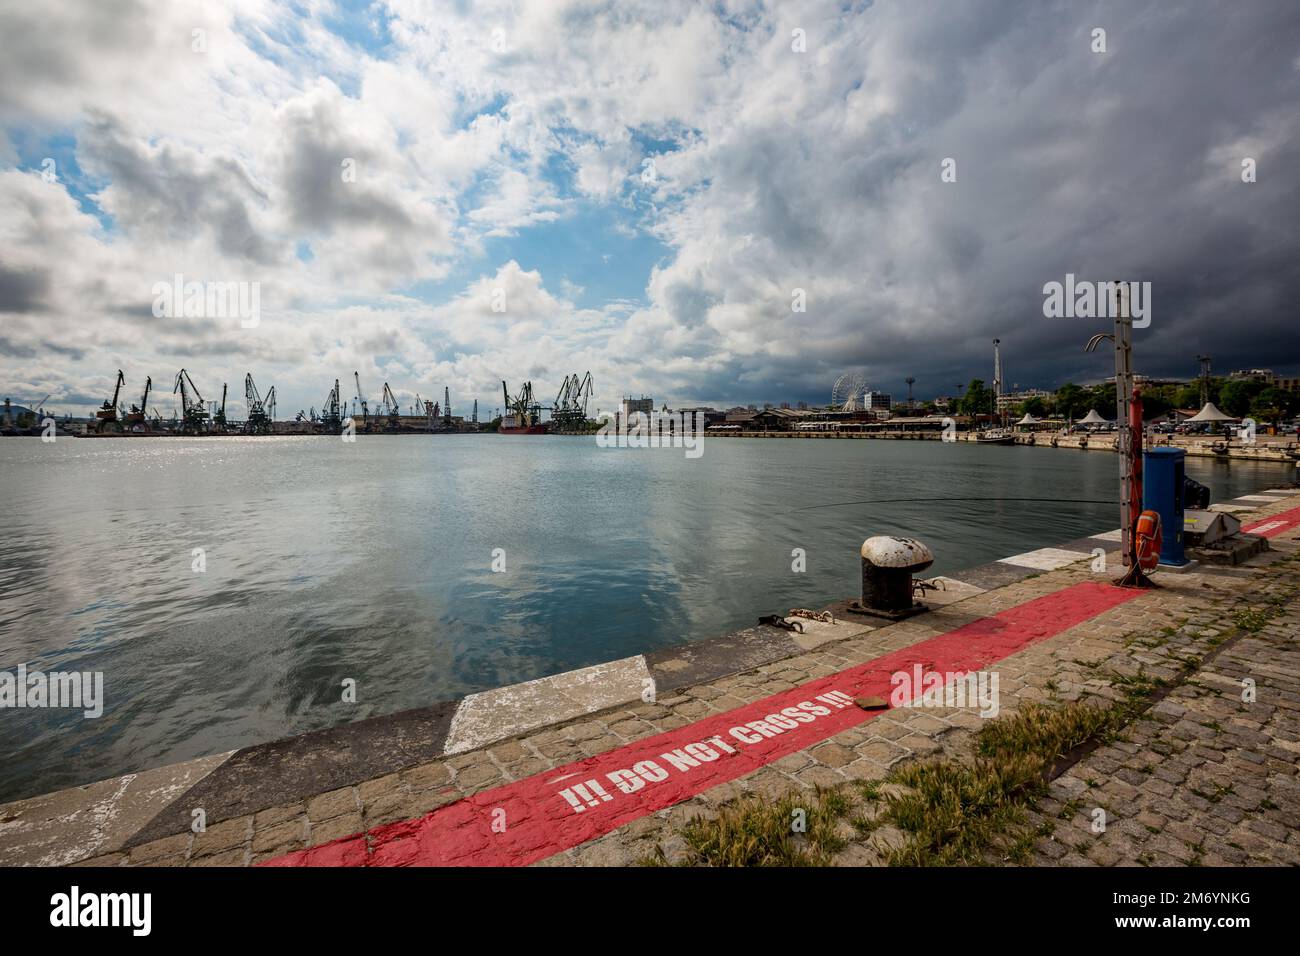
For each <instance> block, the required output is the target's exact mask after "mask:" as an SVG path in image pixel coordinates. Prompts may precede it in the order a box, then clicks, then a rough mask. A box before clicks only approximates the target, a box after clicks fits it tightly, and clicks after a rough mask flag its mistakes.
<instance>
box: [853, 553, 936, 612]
mask: <svg viewBox="0 0 1300 956" xmlns="http://www.w3.org/2000/svg"><path fill="white" fill-rule="evenodd" d="M861 555H862V601H861V602H860V603H859V602H856V601H855V602H854V603H853V604H850V605H849V610H850V611H853V612H855V613H858V614H870V615H874V616H876V617H886V618H891V619H898V618H903V617H908V616H910V615H912V614H918V613H920V612H921V611H924V610H926V608H925V606H924V605H920V604H916V603H915V602H914V601H913V600H912V575H913V574H916V573H917V572H920V571H924V570H925V569H926V568H928V567H929V566H930V565H932V564H934V555H933V554H932V553H931V551H930V549H929V548H927V547H926V546H925V545H924V544H922V543H921V542H920V541H917V540H916V539H915V538H896V537H894V536H892V535H877V536H876V537H873V538H868V539H867V540H866V541H864V542H862V550H861Z"/></svg>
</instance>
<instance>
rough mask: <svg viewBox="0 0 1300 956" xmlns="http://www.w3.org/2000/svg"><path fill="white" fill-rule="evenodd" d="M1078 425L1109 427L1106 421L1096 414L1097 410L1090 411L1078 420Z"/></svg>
mask: <svg viewBox="0 0 1300 956" xmlns="http://www.w3.org/2000/svg"><path fill="white" fill-rule="evenodd" d="M1079 424H1080V425H1109V424H1110V422H1108V421H1107V420H1106V419H1104V418H1102V417H1101V416H1100V415H1098V414H1097V409H1095V408H1094V409H1093V410H1092V411H1090V412H1089V413H1088V414H1087V415H1086V416H1085V417H1083V418H1081V419H1079Z"/></svg>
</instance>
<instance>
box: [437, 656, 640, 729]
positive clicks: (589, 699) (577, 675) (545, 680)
mask: <svg viewBox="0 0 1300 956" xmlns="http://www.w3.org/2000/svg"><path fill="white" fill-rule="evenodd" d="M653 688H654V678H653V677H651V676H650V668H649V667H647V666H646V661H645V657H644V656H643V655H641V654H638V655H637V656H636V657H625V658H623V659H622V660H617V661H610V662H608V663H606V664H595V665H593V666H591V667H583V668H580V669H579V670H576V671H567V672H565V673H563V674H555V675H553V676H551V677H541V678H538V679H537V680H530V681H526V682H525V683H522V684H512V685H511V686H509V687H498V688H497V689H496V690H489V691H484V692H483V693H481V694H471V695H470V696H468V697H466V698H465V699H464V700H462V701H461V702H460V705H459V706H458V707H457V708H456V713H455V714H453V715H452V718H451V727H450V729H449V730H448V731H447V742H446V743H445V744H444V745H443V750H444V752H445V753H448V754H458V753H464V752H465V751H467V750H476V749H478V748H479V747H483V746H486V745H487V744H490V743H493V742H495V741H498V740H506V739H507V738H510V737H517V736H519V735H520V734H523V733H527V732H528V731H530V730H536V729H537V728H539V727H545V726H548V725H550V724H558V723H561V722H562V721H566V720H571V719H573V718H574V717H581V716H583V715H584V714H594V713H595V712H596V711H598V710H604V709H605V708H606V707H614V706H616V705H618V704H627V703H631V702H632V701H640V700H642V699H643V695H644V694H645V693H646V691H647V690H648V689H651V690H652V689H653ZM651 699H653V698H651Z"/></svg>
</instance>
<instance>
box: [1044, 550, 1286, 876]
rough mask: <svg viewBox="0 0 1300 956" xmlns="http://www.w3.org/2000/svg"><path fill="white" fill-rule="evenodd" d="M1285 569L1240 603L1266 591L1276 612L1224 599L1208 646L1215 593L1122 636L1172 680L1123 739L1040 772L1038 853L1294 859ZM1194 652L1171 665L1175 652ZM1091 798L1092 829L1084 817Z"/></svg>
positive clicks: (1073, 857) (1075, 858) (1131, 860)
mask: <svg viewBox="0 0 1300 956" xmlns="http://www.w3.org/2000/svg"><path fill="white" fill-rule="evenodd" d="M1296 570H1297V565H1296V562H1294V561H1291V562H1287V563H1286V564H1284V565H1279V566H1277V567H1276V572H1277V573H1274V574H1270V575H1268V576H1267V578H1265V579H1264V580H1256V581H1254V582H1252V588H1251V591H1252V593H1251V595H1250V597H1251V599H1252V602H1253V603H1254V604H1255V605H1257V606H1258V605H1260V604H1261V603H1262V604H1263V606H1264V608H1265V609H1268V603H1269V602H1270V601H1277V602H1278V603H1277V605H1276V607H1277V608H1278V613H1277V614H1276V616H1273V617H1271V618H1270V619H1268V620H1265V619H1264V617H1263V614H1264V613H1267V610H1265V611H1263V612H1262V613H1261V612H1259V611H1249V610H1246V609H1244V608H1240V607H1239V608H1237V609H1236V610H1235V611H1234V612H1233V614H1232V615H1231V616H1229V617H1228V618H1227V622H1229V623H1232V624H1235V625H1237V627H1238V631H1237V633H1236V634H1235V635H1234V636H1232V637H1228V638H1227V640H1226V641H1224V643H1223V644H1222V645H1220V646H1217V647H1216V644H1215V642H1216V641H1220V640H1223V639H1224V637H1225V633H1226V630H1225V611H1227V610H1228V609H1227V608H1225V607H1224V606H1223V605H1222V604H1220V605H1219V606H1218V608H1217V609H1216V610H1214V611H1210V612H1207V613H1201V614H1197V615H1196V616H1195V618H1194V619H1193V620H1192V621H1190V622H1189V623H1188V624H1187V625H1185V626H1184V627H1182V628H1180V629H1179V630H1178V631H1177V632H1175V633H1174V634H1172V635H1163V634H1158V635H1151V636H1150V637H1148V638H1146V639H1140V640H1137V641H1135V643H1134V645H1133V648H1134V650H1133V653H1132V654H1131V655H1129V657H1130V659H1131V660H1133V661H1142V662H1144V663H1146V664H1147V673H1153V672H1159V673H1160V674H1161V676H1163V677H1165V679H1167V680H1179V681H1180V682H1179V683H1178V684H1177V686H1176V687H1174V688H1173V690H1172V691H1171V692H1170V693H1169V694H1168V696H1166V697H1165V698H1164V699H1163V700H1161V701H1160V702H1159V703H1157V704H1156V705H1155V706H1154V707H1152V708H1151V709H1150V711H1149V712H1148V713H1147V714H1146V715H1144V716H1143V717H1141V718H1140V719H1138V720H1136V721H1134V722H1133V723H1132V724H1131V725H1130V726H1129V727H1128V730H1127V733H1126V734H1124V737H1123V739H1121V740H1117V741H1115V742H1114V743H1113V744H1111V745H1109V746H1106V747H1102V748H1100V749H1098V750H1096V751H1094V752H1093V753H1091V754H1089V755H1088V756H1086V757H1085V758H1084V759H1083V760H1081V761H1079V763H1077V764H1076V765H1075V766H1073V767H1071V768H1070V769H1069V770H1067V771H1066V772H1065V773H1063V774H1061V776H1060V777H1058V778H1057V779H1056V780H1055V781H1053V783H1052V785H1051V796H1050V798H1049V799H1047V800H1044V801H1043V802H1042V803H1041V805H1040V806H1039V814H1040V816H1039V818H1038V821H1037V822H1039V824H1040V825H1042V826H1043V827H1044V829H1047V828H1051V830H1052V832H1051V834H1050V835H1044V836H1043V837H1042V838H1040V839H1039V840H1038V841H1037V843H1036V844H1035V861H1036V862H1037V863H1039V864H1049V863H1061V864H1069V865H1076V866H1088V865H1103V866H1113V865H1120V866H1131V865H1163V866H1179V865H1204V866H1229V865H1242V864H1290V865H1296V864H1300V780H1298V779H1297V773H1298V772H1300V646H1298V645H1297V635H1300V603H1297V585H1296ZM1253 628H1258V630H1254V629H1253ZM1207 654H1208V655H1209V656H1210V659H1209V660H1208V661H1206V662H1205V663H1203V664H1201V665H1200V666H1196V667H1195V668H1194V669H1192V668H1188V669H1185V670H1184V671H1183V673H1182V674H1178V672H1177V670H1176V665H1177V663H1178V662H1179V661H1192V660H1198V659H1200V658H1201V657H1203V656H1205V655H1207ZM1144 658H1145V659H1146V660H1145V661H1143V659H1144ZM1116 663H1120V662H1116ZM1252 684H1253V686H1251V685H1252ZM1096 808H1101V809H1102V810H1103V811H1104V812H1105V818H1104V821H1103V822H1104V829H1103V828H1102V827H1100V826H1099V827H1096V828H1095V829H1094V820H1095V819H1096V817H1095V810H1096ZM1097 831H1100V832H1097Z"/></svg>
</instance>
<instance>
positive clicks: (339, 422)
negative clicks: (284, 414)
mask: <svg viewBox="0 0 1300 956" xmlns="http://www.w3.org/2000/svg"><path fill="white" fill-rule="evenodd" d="M320 414H321V425H322V426H324V430H325V432H326V433H327V434H331V435H333V434H337V433H338V432H339V431H341V430H342V428H343V416H342V415H341V414H340V411H339V380H338V379H337V378H336V379H335V380H334V387H333V388H332V389H330V393H329V395H327V396H326V397H325V407H324V408H322V409H321V413H320ZM312 417H313V418H315V416H314V415H313V416H312Z"/></svg>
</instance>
